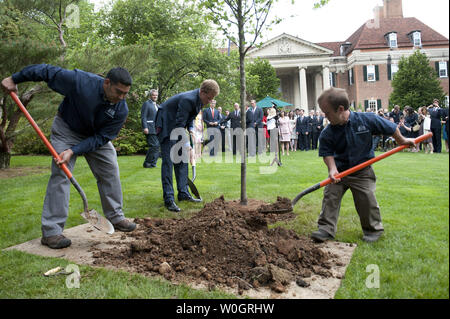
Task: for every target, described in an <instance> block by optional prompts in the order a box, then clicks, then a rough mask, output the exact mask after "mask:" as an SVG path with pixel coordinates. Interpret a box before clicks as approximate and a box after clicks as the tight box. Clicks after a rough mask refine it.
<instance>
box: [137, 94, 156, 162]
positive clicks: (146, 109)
mask: <svg viewBox="0 0 450 319" xmlns="http://www.w3.org/2000/svg"><path fill="white" fill-rule="evenodd" d="M157 100H158V91H157V90H155V89H151V90H150V99H149V100H147V101H145V102H144V104H142V108H141V124H142V130H143V132H144V134H145V137H146V139H147V144H148V151H147V155H146V156H145V160H144V168H152V167H156V162H157V161H158V157H159V141H158V138H157V136H156V130H155V118H156V113H157V112H158V104H156V101H157Z"/></svg>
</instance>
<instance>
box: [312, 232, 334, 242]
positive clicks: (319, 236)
mask: <svg viewBox="0 0 450 319" xmlns="http://www.w3.org/2000/svg"><path fill="white" fill-rule="evenodd" d="M311 238H312V239H313V240H314V241H315V242H318V243H323V242H324V241H327V240H332V239H334V237H333V236H331V235H330V234H328V233H327V232H326V231H324V230H321V229H319V230H317V231H315V232H312V234H311Z"/></svg>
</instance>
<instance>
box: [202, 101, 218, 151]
mask: <svg viewBox="0 0 450 319" xmlns="http://www.w3.org/2000/svg"><path fill="white" fill-rule="evenodd" d="M216 103H217V102H216V100H212V101H211V103H209V107H208V108H205V109H204V110H203V122H205V124H206V133H207V134H209V142H208V145H210V146H212V145H214V146H212V147H211V149H210V150H209V155H210V156H214V155H216V154H217V152H218V151H219V147H220V144H218V143H212V141H214V133H213V132H214V131H213V130H215V129H219V128H218V125H219V121H220V114H219V111H218V110H216ZM216 142H217V141H216Z"/></svg>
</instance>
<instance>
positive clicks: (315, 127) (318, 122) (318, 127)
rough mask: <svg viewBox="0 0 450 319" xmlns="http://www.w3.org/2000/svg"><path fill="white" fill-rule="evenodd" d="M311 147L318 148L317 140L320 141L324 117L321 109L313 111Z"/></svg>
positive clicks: (311, 116)
mask: <svg viewBox="0 0 450 319" xmlns="http://www.w3.org/2000/svg"><path fill="white" fill-rule="evenodd" d="M310 114H311V115H310V118H311V122H310V124H311V149H313V150H316V149H317V142H318V141H319V135H320V132H322V129H323V126H322V123H323V118H322V117H321V116H320V115H319V111H316V112H314V111H311V112H310Z"/></svg>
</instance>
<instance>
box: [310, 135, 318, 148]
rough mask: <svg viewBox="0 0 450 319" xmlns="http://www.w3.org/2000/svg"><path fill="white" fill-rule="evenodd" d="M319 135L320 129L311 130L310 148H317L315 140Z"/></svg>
mask: <svg viewBox="0 0 450 319" xmlns="http://www.w3.org/2000/svg"><path fill="white" fill-rule="evenodd" d="M319 135H320V131H313V132H311V134H310V140H311V149H312V150H316V149H317V142H318V141H319Z"/></svg>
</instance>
